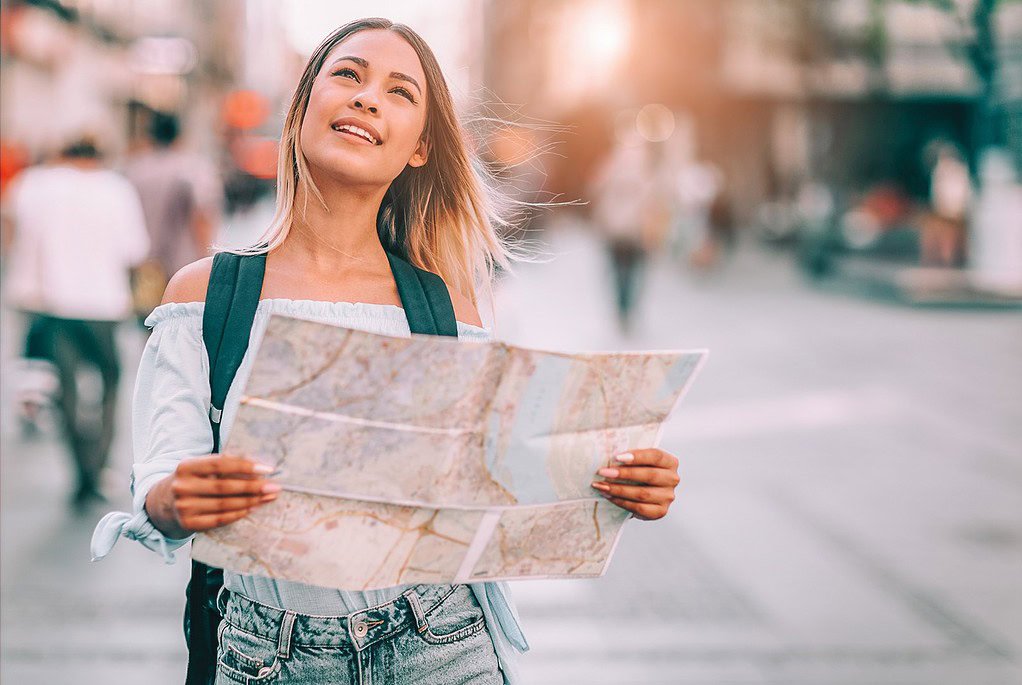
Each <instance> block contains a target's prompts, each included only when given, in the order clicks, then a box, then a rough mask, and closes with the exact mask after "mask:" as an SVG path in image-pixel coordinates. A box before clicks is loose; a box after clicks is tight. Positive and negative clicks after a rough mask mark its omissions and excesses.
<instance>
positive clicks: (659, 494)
mask: <svg viewBox="0 0 1022 685" xmlns="http://www.w3.org/2000/svg"><path fill="white" fill-rule="evenodd" d="M593 487H594V488H596V489H597V490H599V491H600V492H604V493H606V494H608V495H613V496H614V497H618V498H621V499H628V500H632V501H633V502H645V503H648V504H670V503H671V502H673V501H674V488H657V487H650V486H648V485H621V484H619V483H605V482H601V481H594V482H593Z"/></svg>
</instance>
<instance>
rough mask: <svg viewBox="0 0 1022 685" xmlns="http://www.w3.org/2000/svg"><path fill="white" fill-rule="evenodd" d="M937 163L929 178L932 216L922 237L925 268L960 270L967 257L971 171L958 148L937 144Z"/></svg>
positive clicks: (925, 225) (924, 227) (923, 230)
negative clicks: (966, 241)
mask: <svg viewBox="0 0 1022 685" xmlns="http://www.w3.org/2000/svg"><path fill="white" fill-rule="evenodd" d="M934 145H935V150H936V161H935V162H934V164H933V170H932V173H931V176H930V206H931V212H930V214H929V215H928V216H927V217H926V218H925V219H924V221H923V227H922V237H921V240H920V242H921V252H922V262H923V265H924V266H937V267H953V266H961V264H962V261H963V258H964V256H965V234H966V219H967V217H968V213H969V205H970V203H971V201H972V180H971V178H970V176H969V167H968V165H966V163H965V160H964V159H963V158H962V154H961V152H959V150H958V148H957V147H956V146H954V145H952V144H950V143H946V142H937V143H934Z"/></svg>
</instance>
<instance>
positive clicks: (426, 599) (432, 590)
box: [216, 585, 472, 658]
mask: <svg viewBox="0 0 1022 685" xmlns="http://www.w3.org/2000/svg"><path fill="white" fill-rule="evenodd" d="M459 591H461V592H462V593H466V592H467V593H471V592H472V590H471V588H469V587H468V586H467V585H415V586H412V587H410V588H408V589H407V590H405V591H404V592H402V593H401V596H400V597H397V598H395V599H392V600H391V601H389V602H386V603H384V604H380V605H378V606H374V607H369V608H368V609H363V610H361V611H356V612H352V613H350V614H346V615H344V616H315V615H310V614H299V613H297V612H294V611H287V610H284V609H277V608H276V607H271V606H267V605H265V604H260V603H259V602H255V601H253V600H251V599H249V598H248V597H245V596H244V595H240V594H237V593H232V592H230V591H229V590H227V588H223V589H221V591H220V594H219V595H218V596H217V600H216V603H217V608H218V609H219V610H220V613H221V614H222V615H223V617H224V620H225V621H227V622H228V623H230V624H231V625H232V626H234V627H236V628H238V629H239V630H244V631H246V632H248V633H251V634H253V635H257V636H259V637H263V638H267V639H270V640H274V641H276V642H277V644H278V653H279V654H280V656H281V657H284V658H286V657H287V656H288V655H289V654H290V648H291V645H303V646H310V647H342V646H345V645H351V646H353V647H354V648H355V650H357V651H362V650H363V649H366V648H367V647H370V646H372V645H373V644H375V643H377V642H379V641H381V640H385V639H387V638H388V637H391V636H392V635H396V634H397V633H400V632H401V631H402V630H404V629H405V628H406V627H410V626H411V627H414V628H415V629H416V630H417V631H418V632H420V633H422V632H425V631H426V630H427V629H428V624H427V623H426V616H427V615H428V614H430V613H431V612H432V611H433V610H435V609H436V608H437V607H439V606H440V605H441V604H442V603H443V602H445V601H446V600H447V599H448V598H450V597H451V596H452V595H454V594H455V593H456V592H459ZM228 599H229V600H230V601H228Z"/></svg>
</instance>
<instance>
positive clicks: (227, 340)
mask: <svg viewBox="0 0 1022 685" xmlns="http://www.w3.org/2000/svg"><path fill="white" fill-rule="evenodd" d="M265 272H266V255H265V254H258V255H236V254H231V253H229V252H220V253H217V254H216V255H215V256H214V257H213V269H212V271H211V272H210V274H209V286H208V287H207V289H206V306H205V309H204V310H203V313H202V340H203V342H204V343H205V345H206V352H207V354H208V356H209V389H210V408H209V419H210V423H211V424H212V425H213V441H214V445H213V448H214V451H216V450H218V449H220V417H221V415H222V413H223V408H224V400H225V399H227V391H228V390H229V389H230V387H231V382H232V381H233V380H234V375H235V374H236V373H237V371H238V367H239V366H241V360H242V359H243V358H244V357H245V352H246V351H247V350H248V342H249V333H250V331H251V329H252V321H253V320H254V319H255V313H256V308H257V307H258V306H259V293H260V292H261V291H262V287H263V275H264V273H265Z"/></svg>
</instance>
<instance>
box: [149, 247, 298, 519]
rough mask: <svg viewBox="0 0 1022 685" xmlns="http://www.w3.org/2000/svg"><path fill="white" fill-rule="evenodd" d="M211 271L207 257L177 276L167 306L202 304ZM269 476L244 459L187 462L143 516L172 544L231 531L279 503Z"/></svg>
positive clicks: (154, 494) (156, 489)
mask: <svg viewBox="0 0 1022 685" xmlns="http://www.w3.org/2000/svg"><path fill="white" fill-rule="evenodd" d="M212 265H213V259H212V257H207V258H205V259H200V260H199V261H197V262H193V263H191V264H189V265H188V266H186V267H184V268H182V269H181V270H180V271H178V272H177V273H176V274H175V275H174V277H173V278H171V279H170V282H169V283H168V284H167V289H166V291H165V292H164V295H163V304H170V303H175V302H177V303H183V302H198V301H203V300H204V299H205V297H206V285H207V284H208V283H209V274H210V270H211V269H212ZM198 344H201V331H200V333H199V340H198ZM202 351H204V350H200V354H201V352H202ZM206 368H208V367H204V369H203V373H204V374H205V369H206ZM192 384H193V385H195V384H196V382H195V381H193V382H192ZM208 392H209V387H208V382H207V383H206V384H205V385H204V386H203V388H202V393H203V398H204V399H205V396H206V395H208ZM202 421H203V424H204V427H205V428H208V425H209V420H208V418H206V417H205V416H203V417H202ZM209 442H210V443H212V437H211V433H210V437H209ZM269 473H270V469H269V468H268V467H266V466H264V465H262V464H256V463H255V462H252V461H249V460H248V459H243V458H240V457H222V456H220V455H218V454H209V455H208V456H200V457H195V458H190V459H184V460H182V461H180V462H179V463H178V464H177V466H176V467H175V468H174V470H173V472H172V473H169V474H166V475H165V477H163V478H162V479H161V480H159V481H158V482H157V483H156V484H155V485H153V486H152V489H151V490H149V491H148V493H147V494H146V496H145V504H144V507H145V511H146V513H147V514H148V516H149V519H150V520H151V521H152V523H153V525H154V526H156V528H157V529H158V530H160V531H161V532H162V533H164V534H165V535H167V536H168V537H171V538H183V537H187V536H188V535H191V534H192V533H195V532H198V531H201V530H208V529H210V528H216V527H218V526H223V525H227V524H228V523H233V522H234V521H237V520H238V519H241V518H243V517H244V516H245V515H247V514H248V512H249V511H251V510H252V508H254V507H256V506H259V505H261V504H266V503H267V502H271V501H273V500H274V499H276V497H277V493H278V492H279V491H280V486H279V485H276V484H274V483H269V482H267V481H266V480H265V479H264V478H263V476H265V475H267V474H269Z"/></svg>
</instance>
